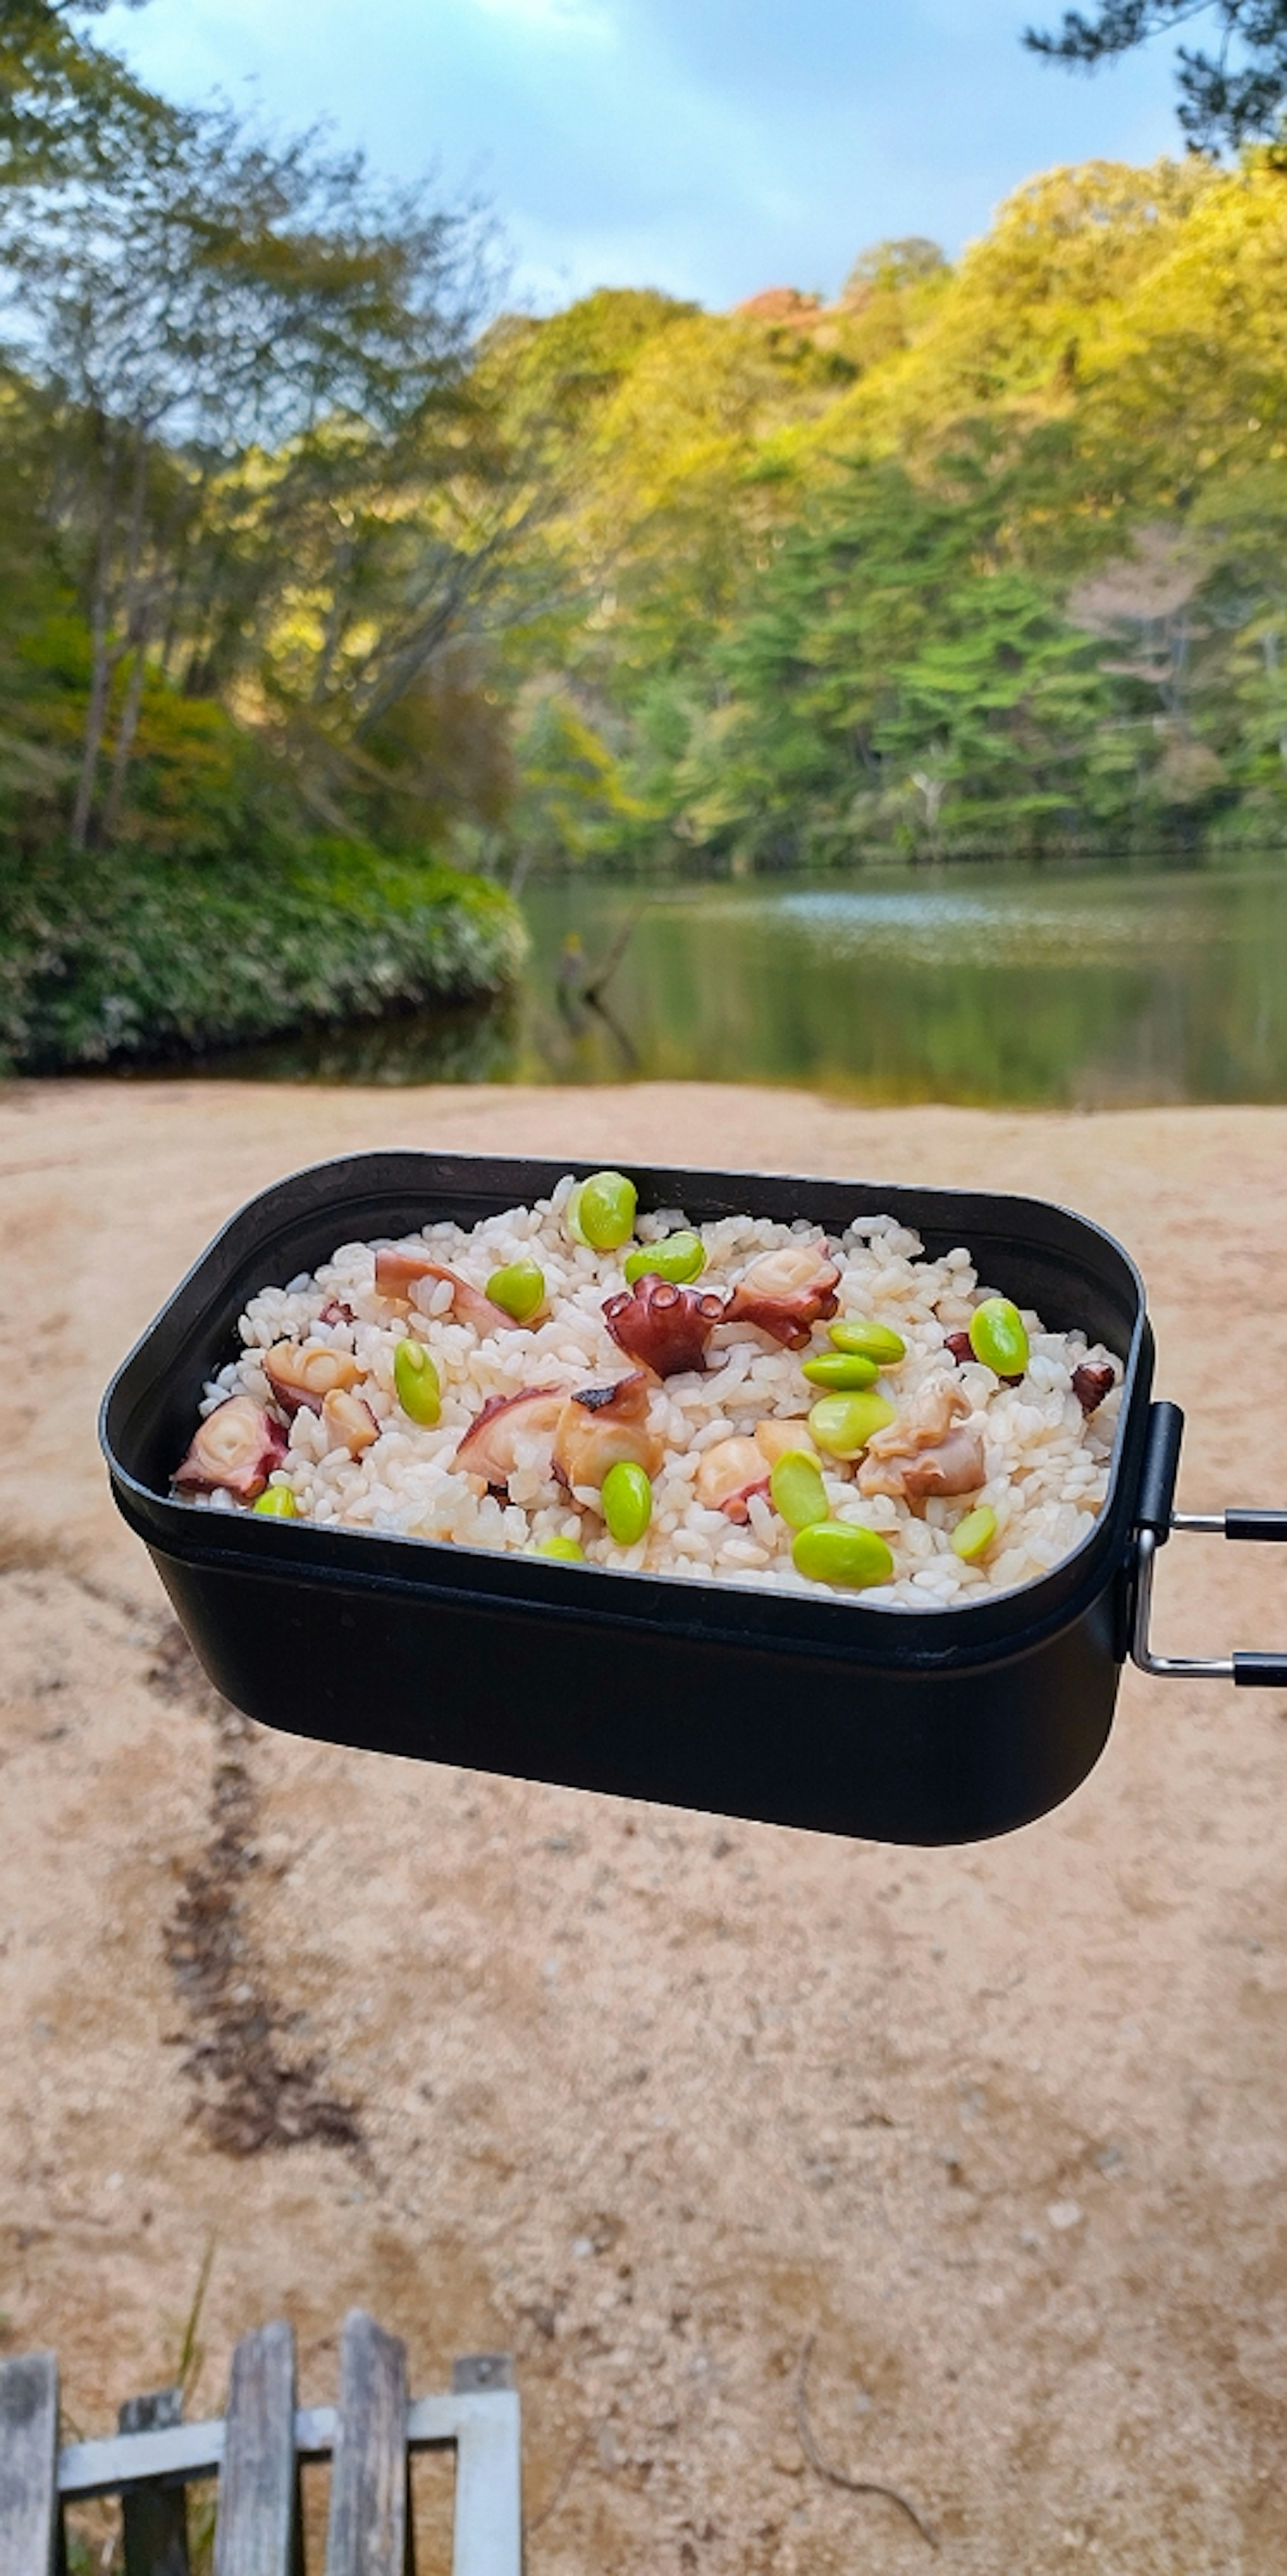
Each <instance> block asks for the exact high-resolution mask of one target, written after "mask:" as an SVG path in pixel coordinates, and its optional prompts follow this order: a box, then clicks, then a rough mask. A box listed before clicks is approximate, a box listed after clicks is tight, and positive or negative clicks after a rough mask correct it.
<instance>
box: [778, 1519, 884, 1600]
mask: <svg viewBox="0 0 1287 2576" xmlns="http://www.w3.org/2000/svg"><path fill="white" fill-rule="evenodd" d="M791 1562H792V1564H793V1565H794V1567H795V1570H796V1572H797V1574H807V1575H808V1576H809V1577H810V1579H811V1580H812V1581H813V1582H814V1583H844V1584H848V1585H849V1586H850V1587H851V1588H852V1589H853V1590H855V1591H858V1590H861V1589H862V1587H863V1586H864V1585H865V1584H868V1583H888V1581H889V1579H890V1576H891V1575H892V1573H893V1571H894V1560H893V1557H892V1555H891V1553H890V1550H889V1547H888V1545H887V1543H886V1541H885V1540H884V1539H883V1538H881V1536H880V1534H879V1532H878V1531H876V1530H869V1529H859V1528H857V1527H856V1525H855V1524H854V1523H853V1522H852V1521H814V1522H813V1523H811V1525H810V1527H809V1528H808V1529H802V1530H801V1531H800V1533H799V1536H798V1537H797V1539H796V1541H795V1544H794V1546H793V1548H792V1550H791Z"/></svg>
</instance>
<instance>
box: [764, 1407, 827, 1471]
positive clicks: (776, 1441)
mask: <svg viewBox="0 0 1287 2576" xmlns="http://www.w3.org/2000/svg"><path fill="white" fill-rule="evenodd" d="M755 1445H756V1448H757V1449H758V1450H759V1452H760V1455H761V1457H762V1458H767V1459H768V1462H769V1465H770V1467H776V1465H777V1463H778V1460H779V1458H785V1457H786V1456H787V1454H788V1452H789V1451H791V1450H797V1449H799V1450H803V1452H804V1455H805V1457H806V1458H814V1457H816V1456H817V1447H816V1444H815V1441H814V1437H813V1433H812V1432H811V1430H810V1429H809V1425H808V1423H807V1422H781V1421H779V1420H778V1419H777V1417H776V1416H775V1415H773V1414H769V1415H768V1416H766V1418H765V1420H764V1421H763V1422H757V1423H756V1426H755Z"/></svg>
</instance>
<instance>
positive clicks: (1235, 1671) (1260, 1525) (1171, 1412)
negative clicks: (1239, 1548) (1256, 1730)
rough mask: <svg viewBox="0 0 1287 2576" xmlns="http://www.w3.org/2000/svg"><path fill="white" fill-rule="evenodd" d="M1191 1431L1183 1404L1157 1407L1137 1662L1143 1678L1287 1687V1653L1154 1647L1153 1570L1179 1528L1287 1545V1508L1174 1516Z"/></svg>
mask: <svg viewBox="0 0 1287 2576" xmlns="http://www.w3.org/2000/svg"><path fill="white" fill-rule="evenodd" d="M1183 1432H1184V1416H1183V1414H1182V1413H1181V1411H1180V1408H1179V1406H1178V1404H1155V1405H1154V1406H1153V1407H1152V1411H1151V1414H1150V1419H1149V1445H1148V1450H1147V1453H1146V1456H1145V1460H1144V1469H1143V1473H1142V1475H1141V1477H1140V1500H1139V1512H1138V1521H1139V1526H1138V1530H1137V1535H1136V1542H1135V1545H1136V1556H1135V1615H1134V1619H1133V1622H1132V1627H1131V1661H1132V1663H1135V1664H1138V1666H1139V1668H1140V1671H1141V1672H1142V1673H1152V1674H1154V1675H1155V1676H1156V1677H1157V1678H1159V1679H1161V1680H1163V1681H1176V1680H1179V1681H1208V1682H1236V1683H1238V1685H1239V1686H1240V1688H1242V1689H1244V1690H1249V1689H1250V1690H1268V1689H1279V1690H1281V1689H1287V1654H1281V1655H1273V1654H1269V1655H1266V1654H1233V1655H1158V1654H1155V1653H1154V1651H1153V1648H1152V1646H1151V1644H1150V1642H1149V1622H1150V1618H1151V1616H1152V1609H1153V1568H1154V1564H1155V1562H1156V1559H1157V1551H1158V1549H1159V1548H1160V1547H1164V1546H1165V1545H1166V1542H1167V1540H1168V1538H1169V1537H1170V1535H1171V1532H1172V1530H1180V1531H1196V1532H1198V1533H1199V1534H1200V1535H1205V1536H1207V1537H1213V1538H1235V1539H1259V1540H1269V1541H1274V1542H1281V1543H1287V1511H1260V1510H1251V1509H1248V1508H1246V1507H1243V1506H1240V1505H1237V1506H1234V1507H1233V1508H1232V1509H1231V1510H1229V1511H1226V1512H1176V1511H1172V1509H1171V1501H1172V1496H1173V1495H1174V1492H1175V1479H1176V1475H1177V1473H1178V1471H1179V1464H1180V1441H1181V1438H1182V1436H1183Z"/></svg>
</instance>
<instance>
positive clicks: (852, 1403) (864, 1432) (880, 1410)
mask: <svg viewBox="0 0 1287 2576" xmlns="http://www.w3.org/2000/svg"><path fill="white" fill-rule="evenodd" d="M893 1419H894V1407H893V1405H892V1404H890V1403H888V1402H887V1401H886V1399H885V1397H884V1396H883V1395H872V1394H870V1393H866V1392H864V1393H860V1394H856V1395H824V1396H822V1397H821V1398H820V1400H819V1402H818V1403H817V1404H815V1405H814V1407H813V1409H812V1411H811V1413H810V1415H809V1429H810V1431H811V1432H812V1433H813V1437H814V1439H815V1440H816V1442H817V1444H818V1447H819V1448H820V1449H825V1451H826V1453H827V1455H828V1457H829V1458H857V1457H860V1456H861V1454H862V1451H863V1450H864V1449H865V1448H866V1446H867V1443H868V1441H869V1440H870V1439H871V1438H872V1435H873V1433H875V1432H877V1431H883V1430H884V1428H885V1425H886V1423H887V1422H892V1421H893Z"/></svg>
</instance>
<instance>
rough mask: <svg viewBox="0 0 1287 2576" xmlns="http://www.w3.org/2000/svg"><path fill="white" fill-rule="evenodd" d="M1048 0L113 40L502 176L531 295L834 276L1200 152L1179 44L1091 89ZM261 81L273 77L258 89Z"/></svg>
mask: <svg viewBox="0 0 1287 2576" xmlns="http://www.w3.org/2000/svg"><path fill="white" fill-rule="evenodd" d="M1058 14H1059V13H1058V9H1057V8H1056V7H1055V6H1053V5H1052V6H1050V7H1049V8H1045V9H1043V8H1042V6H1041V0H151V5H150V6H149V7H148V8H146V9H144V10H143V11H142V12H141V13H140V14H138V15H137V16H136V15H128V16H127V15H126V14H125V13H124V12H121V13H120V14H116V13H113V15H112V17H111V19H110V20H109V21H108V22H107V24H108V28H109V29H110V32H111V37H112V40H113V41H115V42H116V43H117V44H118V45H119V46H120V47H121V48H122V50H123V51H125V52H126V53H127V54H128V55H129V57H130V59H131V60H132V61H133V62H134V63H135V64H136V65H137V66H138V68H139V70H140V71H141V72H142V73H143V75H144V76H145V77H146V78H147V79H149V80H150V81H152V82H153V83H154V85H155V86H157V87H158V88H160V89H163V90H164V91H165V92H166V93H167V94H168V95H169V96H171V97H174V98H182V99H185V100H187V99H194V98H199V97H201V96H204V95H206V94H207V93H209V92H210V91H212V90H214V89H216V88H218V89H222V90H223V92H224V93H225V94H226V95H227V96H229V97H231V98H232V99H233V100H234V101H235V100H239V99H245V98H246V97H247V96H248V95H257V96H258V99H259V101H260V103H261V105H262V107H263V108H264V109H265V110H266V111H267V113H268V114H269V115H270V116H271V117H272V118H273V119H274V121H276V122H279V123H285V124H290V125H300V124H306V123H309V122H311V121H312V120H313V119H315V118H317V117H319V116H322V117H327V118H329V119H330V120H331V121H332V122H333V124H334V126H335V128H336V130H337V133H338V135H339V137H340V138H342V139H343V140H344V141H346V142H352V143H360V144H362V145H363V146H365V148H366V149H367V151H368V152H369V154H370V155H371V158H372V160H373V161H374V162H375V163H376V164H377V165H378V166H379V167H380V168H382V169H384V170H387V171H389V172H391V173H394V174H397V175H402V176H406V175H410V174H411V173H412V172H415V171H419V170H421V169H423V168H424V167H425V166H426V165H427V164H435V165H436V166H437V168H438V169H439V171H440V172H441V174H442V178H443V181H444V184H445V187H446V189H447V190H448V191H449V192H451V193H459V192H465V191H468V190H471V189H473V190H481V191H482V193H483V194H484V195H485V196H486V197H487V198H488V199H489V200H490V201H491V203H492V205H493V207H494V209H495V212H496V214H497V216H498V217H499V219H500V221H501V223H502V225H503V227H504V230H505V233H506V236H507V238H508V242H509V246H510V252H511V258H512V290H511V294H512V300H514V301H521V302H524V303H527V304H530V305H532V306H533V307H535V308H536V309H538V310H544V309H548V308H549V307H550V306H552V305H554V304H558V303H563V302H566V301H567V300H568V298H569V297H570V296H572V295H574V294H580V293H582V292H584V291H585V290H586V289H588V288H590V287H593V286H598V285H614V286H625V285H640V286H642V285H655V286H662V287H667V288H669V289H671V290H672V291H673V292H675V293H677V294H682V295H692V296H697V297H699V298H700V299H701V300H702V301H703V302H704V303H707V304H712V305H716V306H723V305H728V304H732V303H734V302H736V301H737V300H739V299H740V298H741V297H743V296H746V295H751V294H753V293H754V292H755V291H756V290H757V288H760V287H764V286H776V285H787V284H789V285H795V286H801V287H805V288H817V289H821V290H822V291H823V292H824V293H827V294H830V293H833V292H834V290H835V289H836V288H837V287H838V286H839V284H840V282H841V280H842V278H843V277H844V275H845V272H846V270H847V269H848V268H849V266H850V265H851V263H852V261H853V258H854V257H855V255H856V253H857V252H858V251H859V250H860V249H862V248H863V247H864V246H865V245H866V244H868V243H870V242H872V241H875V240H878V239H880V238H882V237H883V236H886V235H890V234H900V233H928V234H929V235H931V236H932V237H933V238H934V239H935V240H937V241H940V242H941V243H942V244H943V246H944V247H945V249H947V250H948V251H949V252H955V251H956V250H958V249H959V248H960V247H961V245H962V244H963V243H964V242H965V241H967V240H969V239H970V238H971V237H972V236H974V235H975V234H977V233H980V232H982V231H983V230H985V229H986V226H987V223H988V219H989V216H990V214H991V211H992V209H993V207H994V206H995V205H996V204H997V203H998V201H999V200H1000V199H1001V198H1002V197H1003V196H1005V195H1006V193H1007V192H1008V191H1009V190H1010V189H1011V188H1012V187H1014V186H1015V185H1016V184H1017V183H1018V181H1019V180H1021V179H1023V178H1025V177H1027V176H1028V175H1029V174H1030V173H1031V172H1032V171H1034V170H1039V169H1043V168H1045V167H1047V166H1048V165H1049V164H1050V163H1051V162H1054V161H1073V160H1084V159H1088V158H1090V157H1091V156H1093V155H1100V156H1104V157H1107V158H1110V159H1122V160H1146V159H1152V158H1153V156H1154V155H1155V154H1156V153H1158V152H1160V151H1165V150H1174V149H1176V148H1178V147H1177V137H1176V128H1175V123H1174V118H1173V115H1172V109H1171V75H1170V62H1169V58H1168V56H1167V55H1166V53H1165V52H1164V51H1162V50H1161V49H1158V50H1157V51H1156V52H1151V53H1148V54H1145V55H1143V56H1139V57H1135V58H1132V59H1130V60H1129V61H1127V62H1126V63H1125V64H1122V65H1119V66H1117V67H1116V68H1114V69H1111V70H1108V71H1105V72H1101V73H1100V74H1098V75H1097V76H1096V77H1095V78H1094V79H1092V80H1087V79H1085V78H1084V77H1081V76H1074V75H1072V74H1069V73H1067V72H1063V71H1059V70H1056V69H1052V68H1048V67H1047V66H1045V65H1044V64H1042V63H1040V62H1039V61H1037V60H1036V59H1035V57H1033V56H1032V55H1030V54H1027V53H1025V52H1024V51H1023V50H1022V49H1021V47H1020V43H1019V36H1020V31H1021V28H1022V26H1023V23H1024V20H1025V17H1031V16H1035V17H1036V18H1037V19H1038V20H1039V21H1046V22H1049V21H1053V20H1054V19H1055V18H1056V17H1057V15H1058ZM248 84H250V85H251V89H250V90H249V91H248V87H247V85H248Z"/></svg>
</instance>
